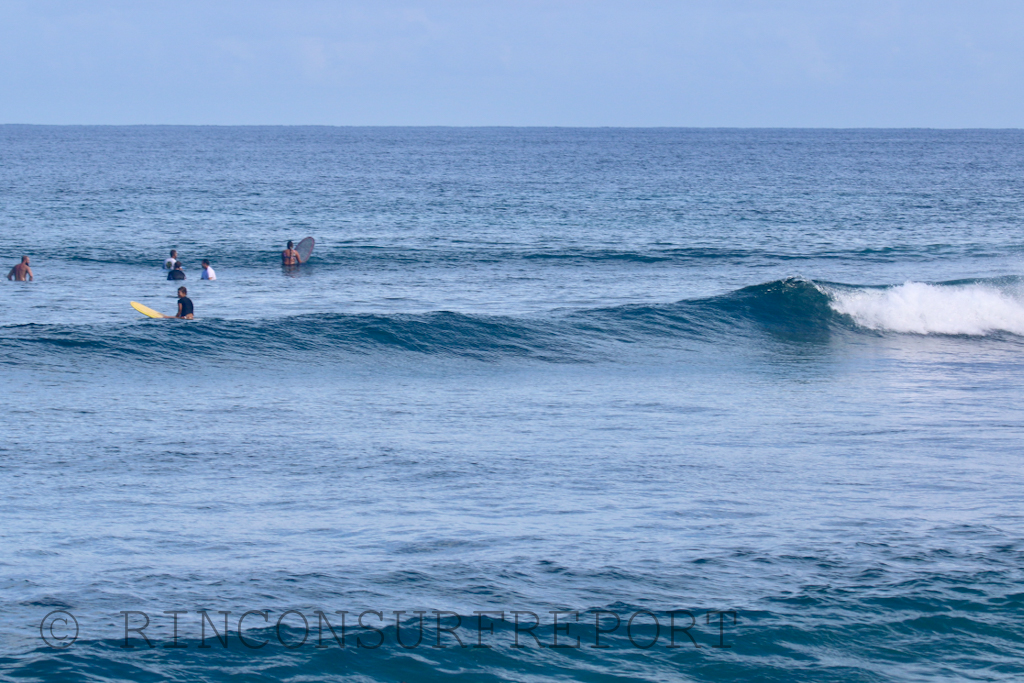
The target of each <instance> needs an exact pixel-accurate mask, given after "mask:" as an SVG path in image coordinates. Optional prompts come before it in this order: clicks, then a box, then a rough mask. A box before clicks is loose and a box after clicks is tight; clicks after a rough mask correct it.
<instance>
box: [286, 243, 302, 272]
mask: <svg viewBox="0 0 1024 683" xmlns="http://www.w3.org/2000/svg"><path fill="white" fill-rule="evenodd" d="M301 264H302V261H300V260H299V252H297V251H295V244H294V243H293V242H292V241H291V240H288V248H287V249H285V250H284V251H282V252H281V265H282V266H298V265H301Z"/></svg>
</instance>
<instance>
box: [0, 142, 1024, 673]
mask: <svg viewBox="0 0 1024 683" xmlns="http://www.w3.org/2000/svg"><path fill="white" fill-rule="evenodd" d="M1022 226H1024V131H1017V130H1006V131H998V130H984V131H981V130H978V131H971V130H958V131H939V130H710V129H571V128H552V129H543V128H526V129H516V128H491V129H488V128H480V129H472V128H330V127H308V128H306V127H159V126H155V127H40V126H0V237H2V239H0V265H3V266H4V268H5V269H6V268H10V267H11V266H13V265H14V264H15V263H16V262H17V260H18V259H19V258H20V257H21V256H22V255H23V254H24V255H28V256H30V258H31V267H32V269H33V271H34V275H35V280H34V281H33V282H29V283H20V282H7V281H4V282H3V287H2V288H0V310H2V311H3V312H2V315H0V342H2V352H0V378H2V382H3V387H4V390H3V392H2V398H0V402H2V413H0V414H2V415H3V417H2V425H3V437H2V440H0V484H2V490H3V494H2V496H0V586H2V590H0V680H3V681H53V680H62V681H90V682H93V681H104V682H106V681H209V682H215V683H220V682H223V681H236V680H238V681H242V680H244V681H312V680H316V681H360V682H371V681H372V682H382V683H383V682H398V681H404V682H406V683H412V682H419V681H436V680H451V681H467V682H468V681H474V682H476V681H493V682H499V681H501V682H511V681H517V682H524V683H527V682H528V683H540V682H547V681H552V682H553V681H587V682H599V681H651V682H655V681H733V680H752V681H843V682H850V681H853V682H860V681H863V682H869V681H870V682H874V681H878V682H882V681H963V680H978V681H1019V680H1021V679H1022V678H1024V663H1022V662H1024V625H1022V624H1024V506H1022V504H1024V471H1022V468H1021V461H1022V456H1024V449H1022V445H1024V443H1022V436H1024V429H1022V420H1024V411H1022V398H1024V391H1022V389H1021V382H1022V379H1024V279H1022V276H1024V236H1022ZM306 236H312V237H314V238H315V239H316V248H315V250H314V252H313V255H312V258H311V259H310V261H309V262H308V263H307V264H305V265H303V266H302V267H301V268H299V269H297V270H295V271H293V272H288V271H285V270H283V269H282V268H281V266H280V252H281V250H282V249H283V248H284V244H285V242H286V241H287V240H290V239H291V240H296V241H297V240H299V239H301V238H303V237H306ZM170 249H176V250H177V251H178V254H179V258H180V259H181V261H182V262H183V264H184V269H185V272H186V274H187V279H186V281H185V282H183V283H179V282H170V281H167V280H166V273H165V271H163V270H162V264H163V260H164V259H165V258H166V257H167V254H168V252H169V250H170ZM201 259H209V260H210V261H211V263H212V265H213V267H214V268H215V270H216V272H217V276H218V279H217V280H216V281H201V280H200V279H199V273H200V271H199V261H200V260H201ZM179 284H184V285H185V286H187V287H188V292H189V297H190V298H191V299H192V301H193V302H194V305H195V313H196V319H195V320H192V321H161V320H151V319H148V318H143V317H142V316H140V315H139V314H137V313H136V312H135V311H134V310H132V309H131V308H130V307H129V302H130V301H139V302H141V303H143V304H145V305H147V306H150V307H152V308H155V309H157V310H159V311H162V312H164V313H168V314H171V313H173V312H174V311H175V290H176V289H177V287H178V285H179Z"/></svg>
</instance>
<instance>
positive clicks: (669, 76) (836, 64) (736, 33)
mask: <svg viewBox="0 0 1024 683" xmlns="http://www.w3.org/2000/svg"><path fill="white" fill-rule="evenodd" d="M0 123H59V124H65V123H70V124H134V123H142V124H329V125H455V126H463V125H471V126H472V125H480V126H487V125H519V126H544V125H553V126H743V127H747V126H750V127H762V126H764V127H774V126H786V127H805V126H806V127H938V128H963V127H968V128H974V127H978V128H982V127H997V128H1008V127H1022V126H1024V2H1021V1H1018V0H1014V1H1009V0H972V1H970V2H967V1H957V2H953V1H944V0H929V1H924V0H907V1H896V0H887V1H882V0H857V1H847V0H831V1H830V0H817V1H803V0H800V1H798V0H792V1H786V0H777V1H768V0H761V1H754V0H717V1H707V2H705V1H693V2H686V1H684V0H679V1H676V2H666V1H653V0H652V1H645V0H632V1H616V2H612V1H603V0H591V1H589V2H584V1H582V0H549V1H547V2H539V1H538V2H533V1H530V0H520V1H516V2H512V1H505V0H487V1H479V2H469V1H456V0H452V1H450V2H441V1H436V2H425V1H424V2H417V1H409V2H391V1H389V0H379V1H375V2H350V1H345V0H334V1H331V0H290V1H284V0H246V1H245V2H236V1H235V0H206V1H204V2H193V1H191V0H174V1H164V0H150V1H146V2H142V1H138V0H132V1H128V0H95V1H89V0H79V1H58V0H3V2H0Z"/></svg>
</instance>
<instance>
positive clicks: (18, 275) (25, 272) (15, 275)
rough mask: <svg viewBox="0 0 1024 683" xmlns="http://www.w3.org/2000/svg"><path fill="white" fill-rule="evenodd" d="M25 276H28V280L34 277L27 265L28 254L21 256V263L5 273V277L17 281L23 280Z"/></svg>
mask: <svg viewBox="0 0 1024 683" xmlns="http://www.w3.org/2000/svg"><path fill="white" fill-rule="evenodd" d="M26 276H27V277H28V279H29V281H31V280H34V279H35V277H34V276H33V275H32V269H31V268H29V267H28V256H22V257H21V263H19V264H18V265H16V266H14V267H13V268H11V272H9V273H7V279H8V280H17V281H18V282H25V277H26Z"/></svg>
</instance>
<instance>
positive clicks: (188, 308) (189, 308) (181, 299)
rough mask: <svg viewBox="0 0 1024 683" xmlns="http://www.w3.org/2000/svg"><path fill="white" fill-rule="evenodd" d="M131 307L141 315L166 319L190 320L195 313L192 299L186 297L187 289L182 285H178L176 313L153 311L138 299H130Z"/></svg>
mask: <svg viewBox="0 0 1024 683" xmlns="http://www.w3.org/2000/svg"><path fill="white" fill-rule="evenodd" d="M131 304H132V308H134V309H135V310H136V311H138V312H139V313H141V314H142V315H146V316H149V317H150V318H164V319H168V320H173V319H175V318H176V319H179V320H192V319H193V318H194V317H195V315H194V312H195V307H194V306H193V305H192V299H189V298H188V290H187V289H185V288H184V287H178V314H177V315H164V314H163V313H160V312H159V311H154V310H153V309H152V308H150V307H149V306H143V305H142V304H140V303H139V302H138V301H132V302H131Z"/></svg>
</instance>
